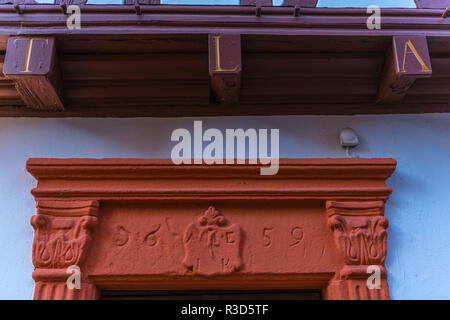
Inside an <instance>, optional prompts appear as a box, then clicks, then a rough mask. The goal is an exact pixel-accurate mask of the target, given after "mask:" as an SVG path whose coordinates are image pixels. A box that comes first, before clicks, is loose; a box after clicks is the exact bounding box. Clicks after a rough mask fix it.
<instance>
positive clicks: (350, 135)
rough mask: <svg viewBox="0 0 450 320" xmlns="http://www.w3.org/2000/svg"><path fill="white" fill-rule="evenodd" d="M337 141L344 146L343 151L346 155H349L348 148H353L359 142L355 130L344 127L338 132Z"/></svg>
mask: <svg viewBox="0 0 450 320" xmlns="http://www.w3.org/2000/svg"><path fill="white" fill-rule="evenodd" d="M339 141H340V143H341V146H342V147H343V148H345V153H346V155H347V157H351V156H350V152H349V149H350V148H354V147H356V146H357V145H358V144H359V139H358V135H357V134H356V131H355V130H353V129H352V128H344V129H342V130H341V132H340V133H339Z"/></svg>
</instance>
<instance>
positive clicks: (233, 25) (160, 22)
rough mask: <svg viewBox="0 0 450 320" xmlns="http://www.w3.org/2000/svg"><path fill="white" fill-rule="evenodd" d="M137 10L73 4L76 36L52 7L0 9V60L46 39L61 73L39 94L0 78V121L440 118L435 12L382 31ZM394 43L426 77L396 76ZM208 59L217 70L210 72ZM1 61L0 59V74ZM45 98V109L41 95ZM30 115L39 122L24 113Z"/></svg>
mask: <svg viewBox="0 0 450 320" xmlns="http://www.w3.org/2000/svg"><path fill="white" fill-rule="evenodd" d="M294 2H295V1H294ZM139 8H140V9H139V14H137V12H136V8H135V7H134V6H132V5H115V6H113V5H84V6H83V5H82V6H81V12H82V16H83V18H82V22H81V23H82V27H81V29H79V30H77V29H74V30H69V29H68V28H67V26H66V19H67V15H63V13H62V10H61V8H60V7H59V6H58V5H20V10H19V11H20V12H18V11H17V10H16V9H17V7H16V9H14V7H13V6H8V5H3V6H0V34H3V37H2V36H0V49H1V50H2V51H5V50H6V45H5V44H6V42H7V41H8V37H9V38H13V37H25V38H26V37H28V38H32V37H35V36H39V37H42V36H45V37H48V38H52V39H53V38H54V39H55V43H56V45H57V46H56V47H57V54H56V55H55V59H53V60H54V61H52V64H53V66H55V70H56V69H57V67H60V70H61V81H59V82H58V81H56V82H55V81H47V80H46V79H47V78H46V77H44V78H42V79H43V80H45V81H46V82H45V83H46V84H47V87H48V88H49V89H50V90H38V89H37V88H38V87H39V86H37V85H34V86H28V87H27V88H29V89H30V90H22V91H21V90H19V89H20V88H21V86H20V84H21V83H23V81H25V80H24V79H23V78H24V76H23V75H20V76H19V79H17V78H16V77H11V76H9V77H8V74H6V77H0V84H1V86H0V116H31V117H34V116H37V117H73V116H77V117H78V116H81V117H105V116H108V117H139V116H163V117H171V116H220V115H287V114H382V113H423V112H448V111H449V110H450V89H449V88H450V68H449V66H450V20H449V18H448V17H447V18H446V14H444V13H445V12H446V11H444V10H443V9H382V28H381V29H380V30H369V29H368V28H367V26H366V21H367V18H368V15H367V13H366V10H365V9H337V8H336V9H330V8H299V7H298V6H297V7H295V6H291V7H287V6H284V7H266V6H260V7H258V6H256V7H255V6H169V5H140V6H139ZM255 8H259V9H260V12H258V14H256V11H255ZM215 36H219V37H222V38H221V40H220V41H222V40H226V38H227V37H233V38H235V40H233V41H232V42H230V43H233V45H232V46H228V44H227V43H223V44H222V46H221V49H220V51H221V52H219V50H216V49H215V48H214V47H212V46H211V44H214V41H212V40H214V37H215ZM401 38H407V39H422V40H420V42H421V43H422V45H421V47H422V48H427V50H428V52H426V51H427V50H425V51H423V52H421V54H424V56H425V57H428V56H429V59H430V65H431V66H432V68H431V66H430V69H432V70H433V72H432V75H431V73H429V74H427V77H428V78H426V77H424V76H423V75H422V74H418V73H414V72H412V73H411V72H410V73H409V74H407V76H404V75H402V77H399V76H398V74H397V73H396V71H395V70H396V69H395V65H394V64H393V62H392V61H388V60H387V59H389V54H386V53H389V52H390V51H392V43H393V39H401ZM208 39H209V40H208ZM236 39H240V40H236ZM208 41H209V42H208ZM414 41H415V40H414ZM414 41H413V42H414ZM424 43H427V45H424ZM208 44H209V45H208ZM415 45H417V43H416V44H415ZM224 47H225V48H227V50H225V51H223V52H222V50H223V48H224ZM218 52H219V56H220V61H221V63H224V64H223V66H224V67H223V66H220V67H219V68H218V69H216V67H217V66H216V64H217V61H215V60H216V59H217V53H218ZM2 57H3V56H2V55H1V53H0V66H1V62H2V61H1V58H2ZM33 58H34V57H33ZM56 58H57V59H56ZM396 58H397V60H398V59H399V57H398V56H397V57H396ZM400 58H401V57H400ZM220 61H219V62H220ZM16 63H17V61H12V62H11V61H10V64H12V65H15V64H16ZM20 63H22V62H20ZM5 64H6V61H5ZM208 65H209V66H208ZM412 65H414V64H412ZM208 67H209V68H208ZM383 68H384V73H383ZM36 79H37V78H32V80H36ZM415 79H417V81H416V80H415ZM38 80H39V79H38ZM405 81H406V82H407V85H405V83H404V82H405ZM14 84H15V85H16V88H14ZM59 84H60V85H61V86H62V87H63V90H62V92H63V95H62V96H61V95H60V94H56V93H59V92H61V90H58V86H59ZM399 88H400V89H401V90H400V91H401V92H400V94H398V89H399ZM16 89H17V90H16ZM391 91H393V93H394V94H391V93H392V92H391ZM52 92H53V93H55V94H53V95H52V96H51V97H50V98H51V99H49V97H47V96H46V95H45V94H43V93H52ZM28 93H30V94H28ZM30 96H31V97H32V98H34V100H35V101H36V102H38V103H32V102H33V99H31V100H30V99H29V97H30ZM392 96H395V97H394V98H392ZM57 98H58V99H59V100H60V101H61V103H59V105H58V107H55V104H54V103H51V102H52V101H56V99H57ZM30 101H31V102H30ZM44 101H50V103H43V102H44ZM41 102H42V103H41ZM377 102H378V103H377ZM25 106H28V107H25ZM36 106H38V109H41V110H44V111H41V110H35V109H33V108H36ZM63 109H64V110H63ZM54 110H62V111H54Z"/></svg>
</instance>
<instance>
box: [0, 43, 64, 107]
mask: <svg viewBox="0 0 450 320" xmlns="http://www.w3.org/2000/svg"><path fill="white" fill-rule="evenodd" d="M3 73H4V74H5V77H6V78H8V79H10V80H12V81H13V82H14V84H15V87H16V90H17V92H18V93H19V95H20V96H21V98H22V99H23V101H24V102H25V103H26V105H27V106H28V107H30V108H33V109H39V110H64V104H63V98H62V97H63V96H62V80H61V73H60V70H59V66H58V62H57V54H56V43H55V38H54V37H51V36H30V37H23V36H20V37H10V38H9V39H8V47H7V50H6V55H5V62H4V65H3Z"/></svg>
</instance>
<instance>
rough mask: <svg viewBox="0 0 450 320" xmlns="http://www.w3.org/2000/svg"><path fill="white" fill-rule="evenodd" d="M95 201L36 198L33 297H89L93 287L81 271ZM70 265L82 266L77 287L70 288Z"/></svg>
mask: <svg viewBox="0 0 450 320" xmlns="http://www.w3.org/2000/svg"><path fill="white" fill-rule="evenodd" d="M98 208H99V204H98V202H97V201H39V202H38V203H37V215H35V216H33V217H31V225H32V226H33V228H34V230H35V234H34V241H33V254H32V259H33V264H34V266H35V268H36V269H35V271H34V272H33V278H34V279H35V281H36V287H35V294H34V298H35V299H91V298H95V295H96V290H95V287H94V286H93V285H92V284H90V283H88V282H87V281H86V279H85V278H83V274H82V264H83V260H84V258H85V256H86V252H87V249H88V247H89V244H90V241H91V235H92V231H93V230H94V227H95V226H96V224H97V213H98ZM70 266H78V267H79V268H80V269H81V279H82V285H81V288H80V289H69V288H67V286H66V280H67V279H68V277H69V276H70V275H71V273H68V272H67V268H68V267H70Z"/></svg>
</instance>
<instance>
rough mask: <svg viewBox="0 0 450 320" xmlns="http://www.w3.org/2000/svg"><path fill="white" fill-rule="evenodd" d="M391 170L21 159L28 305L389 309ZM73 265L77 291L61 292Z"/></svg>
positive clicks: (345, 163)
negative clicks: (304, 298)
mask: <svg viewBox="0 0 450 320" xmlns="http://www.w3.org/2000/svg"><path fill="white" fill-rule="evenodd" d="M395 165H396V163H395V160H393V159H307V160H303V159H290V160H281V163H280V170H279V172H278V174H277V175H275V176H260V175H259V172H260V168H259V167H258V166H255V165H217V166H207V165H181V166H176V165H173V164H172V163H171V161H170V160H157V159H156V160H144V159H99V160H94V159H29V160H28V162H27V169H28V171H29V172H30V173H31V174H32V175H33V176H34V177H35V178H36V179H37V180H38V184H37V187H36V188H35V189H33V190H32V194H33V195H34V197H35V198H36V204H37V215H36V216H33V217H32V219H31V224H32V225H33V227H34V229H35V238H34V243H33V264H34V266H35V268H36V269H35V271H34V272H33V278H34V279H35V281H36V287H35V294H34V298H35V299H97V298H99V296H100V292H101V290H149V289H151V290H196V289H198V290H200V289H204V290H207V289H223V290H226V289H236V290H239V289H245V290H250V289H258V290H265V289H320V290H322V296H323V298H325V299H388V298H389V290H388V284H387V281H386V269H385V267H384V261H385V258H386V253H387V252H386V236H387V233H386V228H387V227H388V221H387V220H386V218H385V217H384V203H385V201H386V200H387V198H388V196H389V194H390V192H391V190H390V189H389V188H387V187H386V185H385V180H386V179H387V178H388V177H389V176H390V175H391V174H392V173H393V171H394V169H395ZM280 262H282V263H280ZM73 265H76V266H78V267H79V268H80V270H81V287H80V289H76V288H75V289H69V288H68V287H67V285H66V280H67V278H68V277H69V275H70V274H67V272H66V271H67V268H68V267H69V266H73ZM369 266H375V267H377V268H378V269H379V270H381V287H380V289H369V288H368V287H367V279H368V277H369V276H370V274H368V273H367V270H368V267H369Z"/></svg>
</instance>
